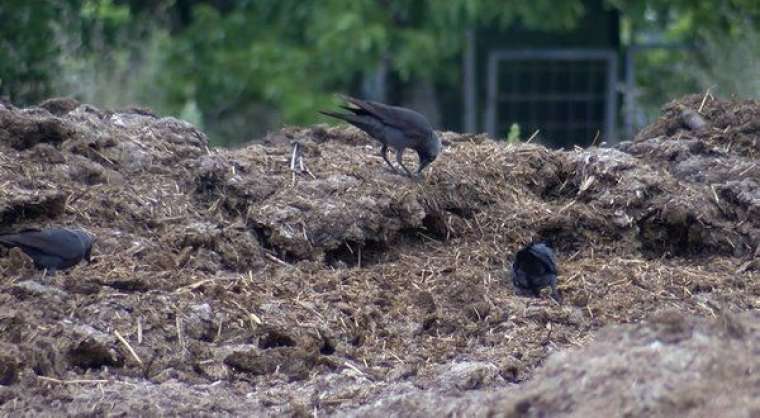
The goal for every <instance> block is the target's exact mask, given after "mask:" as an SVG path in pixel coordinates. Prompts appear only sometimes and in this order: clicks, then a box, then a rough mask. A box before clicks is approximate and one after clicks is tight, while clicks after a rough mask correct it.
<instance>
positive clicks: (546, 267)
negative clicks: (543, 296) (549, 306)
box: [512, 241, 560, 302]
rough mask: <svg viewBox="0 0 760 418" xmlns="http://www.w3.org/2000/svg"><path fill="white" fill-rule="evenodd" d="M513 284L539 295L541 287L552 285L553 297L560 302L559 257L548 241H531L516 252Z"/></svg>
mask: <svg viewBox="0 0 760 418" xmlns="http://www.w3.org/2000/svg"><path fill="white" fill-rule="evenodd" d="M512 284H513V285H514V286H515V287H516V288H518V289H523V290H530V291H531V292H532V293H533V294H534V295H535V296H538V295H539V294H540V292H541V289H543V288H545V287H547V286H548V287H551V289H552V297H553V298H554V299H555V300H556V301H557V302H560V297H559V292H558V291H557V259H556V258H554V252H553V251H552V249H551V244H550V243H549V242H547V241H540V242H535V243H531V244H530V245H528V246H526V247H525V248H523V249H521V250H520V251H518V252H517V254H515V260H514V262H513V263H512Z"/></svg>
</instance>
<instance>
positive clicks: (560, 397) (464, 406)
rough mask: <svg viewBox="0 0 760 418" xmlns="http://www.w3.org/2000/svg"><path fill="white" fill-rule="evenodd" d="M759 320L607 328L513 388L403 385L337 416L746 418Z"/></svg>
mask: <svg viewBox="0 0 760 418" xmlns="http://www.w3.org/2000/svg"><path fill="white" fill-rule="evenodd" d="M758 319H760V318H759V317H758V315H757V314H756V313H754V314H744V315H742V316H735V315H733V314H723V315H721V316H720V317H719V318H718V319H717V320H711V321H707V320H695V319H694V318H686V317H684V316H683V315H682V314H681V313H680V312H678V311H674V310H664V311H661V312H658V313H656V314H655V315H652V318H651V319H650V320H649V321H647V322H645V323H642V324H636V325H626V326H618V327H610V328H605V329H604V330H602V331H601V332H599V333H598V335H597V338H596V340H595V341H594V342H593V343H591V344H589V345H588V347H584V348H582V349H577V350H567V351H563V352H559V353H557V354H554V355H552V356H550V357H549V359H548V360H547V361H546V363H545V364H544V365H543V366H542V367H541V368H540V369H539V370H538V371H537V372H536V373H535V374H534V376H533V377H532V379H531V381H530V382H528V383H526V384H524V385H523V386H521V387H517V388H510V389H501V390H496V391H483V390H473V391H469V392H465V393H464V394H461V395H459V396H452V395H451V394H450V393H446V392H445V391H443V390H441V389H436V390H420V389H418V388H408V389H407V391H406V392H404V393H393V392H390V393H387V394H383V395H382V396H378V398H377V399H376V400H374V401H373V402H371V403H370V404H369V405H367V406H364V407H361V408H357V409H355V410H352V411H341V413H339V414H337V416H350V417H401V416H453V415H455V416H468V417H545V416H551V417H570V416H572V417H611V416H651V417H672V416H683V417H704V416H722V417H742V416H754V415H756V414H758V413H760V401H759V400H758V399H757V396H756V393H757V390H758V389H759V388H760V381H759V380H758V379H757V377H756V376H755V375H754V374H753V371H754V370H753V368H754V365H755V364H757V361H758V360H760V358H759V357H760V354H758V353H760V350H759V349H760V346H758V341H760V340H759V339H758V337H760V327H758V324H757V321H758ZM721 388H731V389H730V390H722V389H721Z"/></svg>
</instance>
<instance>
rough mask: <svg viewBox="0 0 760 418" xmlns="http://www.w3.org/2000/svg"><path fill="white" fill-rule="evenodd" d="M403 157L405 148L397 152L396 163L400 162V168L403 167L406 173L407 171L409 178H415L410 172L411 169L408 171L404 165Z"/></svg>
mask: <svg viewBox="0 0 760 418" xmlns="http://www.w3.org/2000/svg"><path fill="white" fill-rule="evenodd" d="M403 157H404V148H399V149H397V150H396V161H397V162H398V165H400V166H401V168H403V169H404V171H406V175H407V176H409V177H414V176H413V175H412V172H411V171H409V169H408V168H406V166H405V165H404V160H403Z"/></svg>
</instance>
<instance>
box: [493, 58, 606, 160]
mask: <svg viewBox="0 0 760 418" xmlns="http://www.w3.org/2000/svg"><path fill="white" fill-rule="evenodd" d="M617 59H618V58H617V52H616V51H615V50H612V49H551V50H497V51H493V52H491V53H490V54H489V57H488V69H487V71H488V73H487V77H488V86H487V89H488V91H487V94H488V96H487V100H486V116H485V118H486V120H485V126H486V130H487V131H488V133H489V134H490V135H491V136H493V137H494V138H503V137H504V136H505V135H506V133H507V131H508V130H509V128H510V126H511V124H512V123H517V124H519V126H520V128H521V131H522V136H523V137H525V136H528V135H531V134H532V133H533V132H535V131H537V130H538V131H539V132H540V134H539V136H540V138H541V139H542V140H543V141H545V142H547V143H550V144H552V145H555V146H570V145H572V144H579V145H584V144H590V143H591V142H592V141H593V139H594V137H595V136H596V135H597V132H598V133H599V134H601V138H602V140H604V141H607V142H608V143H614V142H617V141H616V137H615V135H616V132H615V122H616V113H617V91H616V90H617V73H618V69H617ZM502 64H505V65H502Z"/></svg>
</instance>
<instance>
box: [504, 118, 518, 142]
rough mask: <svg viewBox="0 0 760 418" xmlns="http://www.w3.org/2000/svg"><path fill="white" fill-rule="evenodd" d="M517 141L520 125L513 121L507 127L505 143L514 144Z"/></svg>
mask: <svg viewBox="0 0 760 418" xmlns="http://www.w3.org/2000/svg"><path fill="white" fill-rule="evenodd" d="M518 142H520V125H518V124H517V123H513V124H512V126H510V127H509V132H508V133H507V143H508V144H516V143H518Z"/></svg>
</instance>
